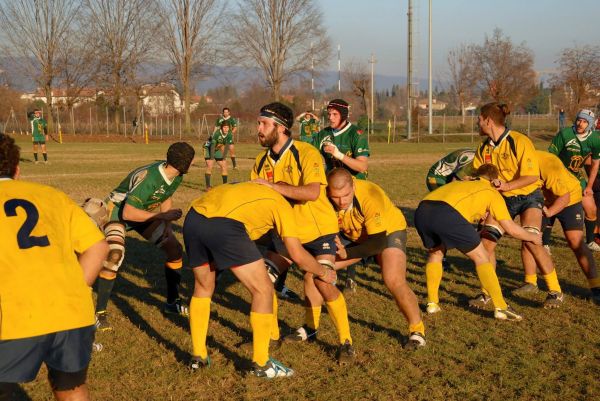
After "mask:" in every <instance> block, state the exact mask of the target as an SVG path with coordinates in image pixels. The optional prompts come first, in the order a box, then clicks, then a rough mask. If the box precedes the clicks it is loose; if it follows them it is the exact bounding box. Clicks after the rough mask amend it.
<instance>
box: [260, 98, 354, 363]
mask: <svg viewBox="0 0 600 401" xmlns="http://www.w3.org/2000/svg"><path fill="white" fill-rule="evenodd" d="M293 123H294V114H293V112H292V110H291V109H290V108H289V107H287V106H285V105H284V104H281V103H278V102H275V103H271V104H268V105H266V106H263V107H262V108H261V109H260V115H259V117H258V140H259V142H260V144H261V145H262V146H263V147H265V148H267V150H266V151H265V152H263V153H261V154H259V155H258V157H257V158H256V162H255V165H254V168H253V170H252V172H251V175H250V177H251V178H252V179H253V180H254V182H257V183H260V184H262V185H266V186H268V187H270V188H273V189H274V190H275V191H277V192H278V193H280V194H281V195H283V196H284V197H285V198H286V199H287V200H288V201H289V202H290V203H292V204H293V205H294V207H293V210H294V216H295V218H296V221H297V222H298V237H299V238H300V241H301V242H302V245H303V246H304V248H305V249H306V250H307V251H308V252H309V253H310V254H312V255H313V256H314V257H315V258H316V259H317V261H319V263H321V264H323V265H324V266H331V267H333V266H334V261H335V253H336V249H335V236H336V235H337V233H338V224H337V218H336V216H335V211H334V210H333V208H332V207H331V203H330V202H329V200H328V199H327V194H326V193H325V187H326V186H327V178H326V177H325V169H324V167H323V161H322V158H321V155H320V153H319V151H318V150H317V149H316V148H315V147H313V146H312V145H311V144H308V143H304V142H298V141H294V140H293V139H292V137H291V134H292V132H291V128H292V125H293ZM279 242H280V241H279V240H278V239H277V238H276V236H275V238H273V245H274V246H273V249H274V250H276V251H277V253H278V254H282V255H283V256H284V257H285V249H282V247H281V245H279V246H278V245H277V244H278V243H279ZM280 259H282V258H280ZM287 259H289V258H287ZM280 262H281V260H280ZM280 264H281V263H280ZM300 267H301V268H303V267H304V266H300ZM304 293H305V323H306V324H305V325H304V326H302V327H301V328H299V329H298V330H297V332H296V333H295V334H293V335H292V336H288V337H287V338H288V339H297V340H300V341H305V340H314V339H315V336H316V332H317V329H318V327H319V318H320V314H321V306H322V304H323V302H325V304H326V306H327V310H328V311H329V315H330V316H331V317H332V319H333V321H334V323H335V327H336V329H337V332H338V339H339V344H340V345H339V347H338V351H337V358H338V361H339V362H340V364H346V363H351V362H352V361H353V360H354V358H355V351H354V349H353V347H352V337H351V336H350V324H349V322H348V310H347V307H346V300H345V299H344V296H343V295H342V293H341V292H340V290H338V288H337V287H336V286H335V285H332V284H329V283H325V282H323V281H321V280H315V278H314V275H313V274H311V273H306V274H305V275H304ZM275 315H276V314H275ZM278 337H279V332H278V330H277V329H276V330H274V332H273V339H277V338H278Z"/></svg>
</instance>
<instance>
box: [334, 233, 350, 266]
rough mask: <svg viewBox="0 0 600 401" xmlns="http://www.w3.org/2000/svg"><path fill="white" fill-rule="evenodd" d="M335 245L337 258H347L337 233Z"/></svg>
mask: <svg viewBox="0 0 600 401" xmlns="http://www.w3.org/2000/svg"><path fill="white" fill-rule="evenodd" d="M335 246H336V248H337V250H336V252H335V253H336V255H337V257H338V259H342V260H343V259H347V258H348V253H347V252H346V247H345V246H344V245H343V244H342V241H341V240H340V237H339V236H338V235H336V236H335Z"/></svg>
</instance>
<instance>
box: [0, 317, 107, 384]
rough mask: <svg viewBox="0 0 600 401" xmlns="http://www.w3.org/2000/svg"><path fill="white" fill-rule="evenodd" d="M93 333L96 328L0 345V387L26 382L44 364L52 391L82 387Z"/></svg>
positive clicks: (79, 329) (66, 331)
mask: <svg viewBox="0 0 600 401" xmlns="http://www.w3.org/2000/svg"><path fill="white" fill-rule="evenodd" d="M95 333H96V327H95V326H94V325H92V326H86V327H81V328H78V329H72V330H65V331H59V332H56V333H51V334H44V335H41V336H35V337H27V338H20V339H17V340H2V341H0V383H25V382H30V381H32V380H34V379H35V377H36V376H37V374H38V372H39V371H40V367H41V366H42V363H45V364H46V366H48V378H49V379H50V383H51V385H52V388H54V389H55V390H69V389H73V388H75V387H77V386H80V385H82V384H84V383H85V379H86V376H87V367H88V365H89V363H90V360H91V358H92V344H93V342H94V334H95Z"/></svg>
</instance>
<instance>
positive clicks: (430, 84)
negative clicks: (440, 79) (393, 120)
mask: <svg viewBox="0 0 600 401" xmlns="http://www.w3.org/2000/svg"><path fill="white" fill-rule="evenodd" d="M431 70H432V67H431V0H429V134H430V135H431V134H433V94H432V88H433V83H432V78H431V76H432V71H431Z"/></svg>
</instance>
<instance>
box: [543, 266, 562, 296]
mask: <svg viewBox="0 0 600 401" xmlns="http://www.w3.org/2000/svg"><path fill="white" fill-rule="evenodd" d="M542 277H543V278H544V281H545V282H546V285H547V286H548V290H550V291H556V292H562V291H561V289H560V284H558V276H557V275H556V269H554V270H552V273H550V274H545V275H543V276H542Z"/></svg>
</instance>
